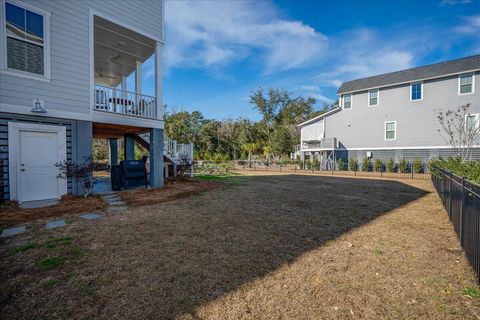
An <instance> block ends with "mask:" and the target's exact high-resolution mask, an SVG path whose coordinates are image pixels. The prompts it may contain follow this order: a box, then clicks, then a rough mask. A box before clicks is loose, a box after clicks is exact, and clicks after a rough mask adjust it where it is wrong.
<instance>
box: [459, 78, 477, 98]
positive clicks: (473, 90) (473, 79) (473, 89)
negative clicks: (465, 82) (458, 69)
mask: <svg viewBox="0 0 480 320" xmlns="http://www.w3.org/2000/svg"><path fill="white" fill-rule="evenodd" d="M470 75H471V76H472V92H465V93H460V80H461V79H462V77H463V76H470ZM474 93H475V73H462V74H459V75H458V95H459V96H466V95H469V94H474Z"/></svg>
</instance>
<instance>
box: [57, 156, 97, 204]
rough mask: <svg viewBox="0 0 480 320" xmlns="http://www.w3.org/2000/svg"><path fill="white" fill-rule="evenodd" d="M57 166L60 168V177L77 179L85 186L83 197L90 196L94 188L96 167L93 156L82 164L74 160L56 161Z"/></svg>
mask: <svg viewBox="0 0 480 320" xmlns="http://www.w3.org/2000/svg"><path fill="white" fill-rule="evenodd" d="M55 166H56V167H57V168H58V169H59V170H60V173H59V174H58V178H61V179H67V178H73V179H75V180H76V181H77V182H79V183H80V185H81V186H82V187H83V190H84V193H83V197H84V198H86V197H88V195H89V194H90V193H91V192H92V189H93V170H94V168H95V165H94V163H93V161H92V158H91V157H88V158H87V159H86V160H85V162H84V163H81V164H77V163H75V162H73V161H63V162H59V163H56V164H55Z"/></svg>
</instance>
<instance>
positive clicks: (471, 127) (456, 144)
mask: <svg viewBox="0 0 480 320" xmlns="http://www.w3.org/2000/svg"><path fill="white" fill-rule="evenodd" d="M469 109H470V103H467V104H466V105H463V106H461V107H458V108H457V109H456V110H447V111H446V112H445V113H444V112H440V113H439V115H438V116H437V118H438V120H439V122H440V125H441V126H442V129H443V132H444V133H446V135H447V137H446V138H445V140H446V142H447V143H448V144H449V145H450V146H452V148H453V149H454V150H455V153H456V155H457V157H460V158H461V159H462V161H470V160H472V148H473V147H475V146H477V145H479V138H480V125H479V120H478V119H477V117H476V116H475V115H471V114H470V112H469ZM438 131H441V130H440V129H439V130H438Z"/></svg>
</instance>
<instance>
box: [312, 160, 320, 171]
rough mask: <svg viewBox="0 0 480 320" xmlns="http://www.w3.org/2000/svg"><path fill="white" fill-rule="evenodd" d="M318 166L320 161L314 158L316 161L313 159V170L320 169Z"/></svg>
mask: <svg viewBox="0 0 480 320" xmlns="http://www.w3.org/2000/svg"><path fill="white" fill-rule="evenodd" d="M318 165H319V162H318V159H317V158H314V159H313V168H314V169H318Z"/></svg>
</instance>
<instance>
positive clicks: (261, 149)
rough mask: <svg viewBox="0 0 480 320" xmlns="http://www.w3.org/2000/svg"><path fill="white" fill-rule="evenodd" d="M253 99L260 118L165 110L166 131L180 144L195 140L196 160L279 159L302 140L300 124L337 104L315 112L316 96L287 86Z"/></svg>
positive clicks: (261, 91) (259, 92) (259, 93)
mask: <svg viewBox="0 0 480 320" xmlns="http://www.w3.org/2000/svg"><path fill="white" fill-rule="evenodd" d="M249 101H250V104H251V105H252V107H253V108H254V109H255V110H257V111H258V112H259V114H260V116H261V119H260V120H259V121H252V120H249V119H246V118H238V119H224V120H215V119H206V118H205V117H204V116H203V115H202V113H201V112H200V111H193V112H187V111H176V110H175V108H173V110H172V111H167V110H165V134H166V135H167V136H168V137H170V138H171V139H175V140H177V142H178V143H193V144H194V157H195V158H196V159H203V160H217V161H221V160H233V159H247V158H249V157H251V156H252V154H259V155H262V156H265V157H274V158H277V159H278V158H280V157H281V156H285V155H288V154H289V153H290V152H292V151H293V149H294V146H295V145H296V144H298V143H299V141H300V129H299V128H298V127H297V125H298V124H299V123H301V122H303V121H306V120H308V119H310V118H312V117H315V116H318V115H320V114H322V113H324V112H326V111H328V110H330V109H331V108H332V107H333V106H334V104H331V105H329V104H324V105H323V108H322V109H321V110H320V111H315V110H314V105H315V103H316V100H315V99H314V98H312V97H308V98H305V97H302V96H296V97H293V96H292V94H291V93H290V92H288V91H286V90H284V89H269V90H264V89H261V88H260V89H257V90H256V91H254V92H253V93H252V94H251V95H250V97H249ZM166 109H167V108H166Z"/></svg>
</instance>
